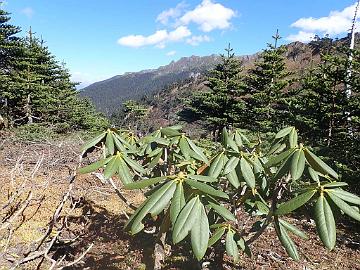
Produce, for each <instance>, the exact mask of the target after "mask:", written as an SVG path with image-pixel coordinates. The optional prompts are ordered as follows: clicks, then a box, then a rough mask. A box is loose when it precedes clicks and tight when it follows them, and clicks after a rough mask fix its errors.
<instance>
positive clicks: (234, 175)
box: [226, 170, 240, 188]
mask: <svg viewBox="0 0 360 270" xmlns="http://www.w3.org/2000/svg"><path fill="white" fill-rule="evenodd" d="M226 178H227V179H228V180H229V182H230V184H232V185H233V186H234V187H235V188H238V187H239V186H240V182H239V178H238V175H237V173H236V171H235V170H234V171H231V172H230V173H228V174H227V175H226Z"/></svg>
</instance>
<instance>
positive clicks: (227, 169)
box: [224, 157, 240, 175]
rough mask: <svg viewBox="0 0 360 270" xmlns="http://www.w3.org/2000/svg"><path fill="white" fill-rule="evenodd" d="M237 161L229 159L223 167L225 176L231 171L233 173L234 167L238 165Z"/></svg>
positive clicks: (236, 159)
mask: <svg viewBox="0 0 360 270" xmlns="http://www.w3.org/2000/svg"><path fill="white" fill-rule="evenodd" d="M239 161H240V159H239V158H238V157H231V158H230V159H229V161H228V162H227V163H226V165H225V168H224V174H225V175H226V174H228V173H230V172H231V171H234V170H235V168H236V166H237V165H238V164H239Z"/></svg>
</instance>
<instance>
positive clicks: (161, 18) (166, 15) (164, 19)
mask: <svg viewBox="0 0 360 270" xmlns="http://www.w3.org/2000/svg"><path fill="white" fill-rule="evenodd" d="M186 6H187V5H186V4H185V2H180V3H179V4H177V5H176V7H174V8H170V9H168V10H164V11H163V12H161V13H160V14H159V15H158V16H157V18H156V21H157V22H161V23H162V24H165V25H166V24H168V22H169V19H176V18H178V17H180V16H181V15H182V14H183V11H184V9H185V8H186Z"/></svg>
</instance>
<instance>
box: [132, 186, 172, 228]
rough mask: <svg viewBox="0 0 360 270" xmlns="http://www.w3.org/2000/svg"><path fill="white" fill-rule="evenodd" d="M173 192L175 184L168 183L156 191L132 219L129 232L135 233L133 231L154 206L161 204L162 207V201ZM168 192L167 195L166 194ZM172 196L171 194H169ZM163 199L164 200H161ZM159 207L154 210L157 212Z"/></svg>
mask: <svg viewBox="0 0 360 270" xmlns="http://www.w3.org/2000/svg"><path fill="white" fill-rule="evenodd" d="M174 191H175V182H174V181H170V182H167V183H165V184H164V185H163V186H162V187H160V188H159V189H158V190H156V191H155V192H154V193H153V194H152V195H151V196H150V197H149V198H148V199H147V200H146V203H145V204H144V206H143V207H142V209H141V211H139V212H138V213H137V215H136V217H134V220H133V221H132V226H131V231H132V232H133V233H135V229H136V228H137V226H138V225H139V223H141V221H142V220H143V219H144V217H145V216H146V215H147V214H148V213H149V211H150V210H151V209H152V208H153V207H154V206H156V204H161V206H163V202H164V200H165V199H166V200H167V198H168V195H169V193H171V192H172V193H174ZM167 192H169V193H167ZM171 195H172V194H171ZM163 197H165V199H164V198H163ZM159 208H160V207H157V208H156V209H153V210H152V211H153V212H154V210H159Z"/></svg>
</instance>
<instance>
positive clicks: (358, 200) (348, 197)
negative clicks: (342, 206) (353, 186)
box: [328, 188, 360, 205]
mask: <svg viewBox="0 0 360 270" xmlns="http://www.w3.org/2000/svg"><path fill="white" fill-rule="evenodd" d="M328 192H332V193H334V194H335V195H336V196H338V197H339V198H340V199H342V200H343V201H346V202H349V203H353V204H357V205H360V197H358V196H356V195H355V194H352V193H350V192H347V191H345V190H342V189H340V188H334V189H331V190H328Z"/></svg>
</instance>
